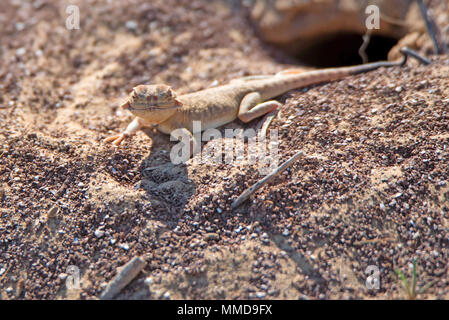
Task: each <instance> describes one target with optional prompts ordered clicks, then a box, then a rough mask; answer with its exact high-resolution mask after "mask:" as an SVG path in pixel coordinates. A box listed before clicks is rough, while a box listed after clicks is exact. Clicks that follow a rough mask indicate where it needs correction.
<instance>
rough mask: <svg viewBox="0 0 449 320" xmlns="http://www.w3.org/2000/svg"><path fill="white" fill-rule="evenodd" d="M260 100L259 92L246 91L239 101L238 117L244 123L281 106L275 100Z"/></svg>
mask: <svg viewBox="0 0 449 320" xmlns="http://www.w3.org/2000/svg"><path fill="white" fill-rule="evenodd" d="M261 100H262V97H261V95H260V93H259V92H251V93H248V94H247V95H246V96H245V97H244V98H243V99H242V101H241V102H240V107H239V113H238V118H239V119H240V120H242V121H243V122H245V123H246V122H250V121H252V120H254V119H256V118H259V117H261V116H263V115H264V114H267V113H269V112H271V111H273V110H275V109H277V108H279V107H280V106H282V104H281V103H280V102H278V101H276V100H270V101H266V102H262V101H261Z"/></svg>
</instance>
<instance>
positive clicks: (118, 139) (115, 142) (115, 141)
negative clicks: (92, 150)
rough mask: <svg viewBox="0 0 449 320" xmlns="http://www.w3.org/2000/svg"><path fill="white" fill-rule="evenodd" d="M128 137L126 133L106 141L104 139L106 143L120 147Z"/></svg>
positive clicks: (108, 138)
mask: <svg viewBox="0 0 449 320" xmlns="http://www.w3.org/2000/svg"><path fill="white" fill-rule="evenodd" d="M127 137H128V135H127V134H126V133H120V134H116V135H113V136H110V137H107V138H106V139H104V142H112V144H113V145H115V146H116V147H118V146H119V145H120V144H121V143H122V141H123V140H125V139H126V138H127Z"/></svg>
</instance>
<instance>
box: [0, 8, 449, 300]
mask: <svg viewBox="0 0 449 320" xmlns="http://www.w3.org/2000/svg"><path fill="white" fill-rule="evenodd" d="M109 2H111V1H74V4H76V5H78V6H79V8H80V14H81V16H80V17H81V26H80V27H81V28H80V29H79V30H68V29H66V27H65V19H66V17H67V14H66V12H65V10H66V3H65V1H60V2H58V1H44V0H43V1H12V0H11V1H6V2H5V3H2V12H1V13H0V24H1V25H0V32H1V33H0V37H1V40H2V41H1V49H0V50H1V51H0V57H1V59H0V90H1V95H0V139H1V141H2V143H1V144H0V297H1V299H64V298H71V299H92V298H95V297H98V296H99V295H100V293H101V292H102V290H103V289H104V287H105V286H106V284H107V283H108V282H109V281H110V280H111V279H112V278H113V277H114V276H115V274H116V273H117V268H119V267H120V266H122V265H123V264H125V263H126V262H128V261H129V260H130V259H131V258H132V257H134V256H136V255H141V256H142V257H144V258H145V259H146V261H147V266H146V267H145V269H144V271H143V272H142V273H141V274H140V275H139V276H138V277H137V278H136V280H134V281H133V282H132V283H131V284H130V285H129V286H128V287H127V288H126V289H124V290H123V291H122V292H121V293H120V294H119V295H118V296H117V298H120V299H216V298H222V299H248V298H249V299H253V298H254V299H260V298H264V299H298V298H300V299H303V298H304V299H359V298H365V299H366V298H368V299H385V298H386V299H390V298H394V299H400V298H405V297H406V296H405V295H404V290H403V289H402V288H401V286H400V282H399V281H398V279H397V276H396V275H395V270H397V269H400V270H402V271H403V272H404V273H406V274H407V275H410V274H411V270H410V265H411V263H412V262H413V259H415V258H416V259H417V261H418V287H423V286H425V285H427V284H430V288H429V289H428V290H427V291H426V293H425V294H422V295H420V296H419V298H427V299H433V298H443V299H448V298H449V271H448V266H447V261H448V258H449V249H448V245H449V184H448V177H449V172H448V156H449V147H448V144H449V129H448V121H449V114H448V107H449V89H448V87H449V80H448V76H447V75H448V74H449V57H448V56H447V55H442V56H433V57H431V58H432V60H433V63H432V64H431V65H429V66H419V65H418V64H417V63H416V62H414V61H411V62H409V63H408V64H407V66H405V67H403V68H395V69H391V70H386V69H381V70H377V71H374V72H370V73H368V74H364V75H359V76H355V77H351V78H348V79H345V80H343V81H339V82H335V83H330V84H324V85H318V86H314V87H312V88H309V89H308V90H296V91H291V92H289V93H287V94H285V95H283V96H282V97H280V99H279V100H280V101H281V102H282V103H284V106H283V108H282V112H281V119H276V120H274V122H273V123H272V126H271V128H277V129H278V130H279V141H280V146H279V156H280V158H281V162H282V161H285V160H286V159H288V158H289V157H290V156H291V155H293V154H294V153H296V152H297V151H299V150H303V151H304V153H305V154H306V155H307V157H304V158H301V159H299V160H298V161H297V163H296V164H295V165H294V166H292V167H291V168H290V169H288V170H287V171H285V172H284V174H282V175H281V176H279V177H278V178H276V179H275V181H273V182H272V183H270V184H269V185H267V186H265V187H264V188H263V189H261V190H259V191H258V192H257V193H256V194H255V195H254V197H253V198H252V199H250V201H248V202H246V203H245V204H244V205H243V206H242V207H240V208H239V209H237V210H234V211H231V209H230V205H231V203H232V201H233V200H234V199H236V198H237V197H238V195H239V194H240V193H241V192H242V191H243V190H244V189H245V188H247V187H249V186H250V185H251V184H253V183H255V182H256V181H257V180H259V179H261V178H262V177H263V175H261V174H260V173H259V172H258V170H257V167H256V166H245V165H239V164H221V165H218V164H193V163H190V162H189V163H187V164H184V165H176V166H175V165H173V164H172V163H171V162H170V159H169V152H170V148H171V147H172V145H173V143H172V142H170V140H169V137H167V136H165V135H163V134H161V133H158V132H156V131H154V132H153V131H152V130H147V131H146V132H145V133H146V134H144V133H142V132H140V133H139V134H138V135H137V136H136V137H135V138H134V139H133V140H132V141H130V142H128V143H126V144H125V145H124V146H123V147H122V148H120V149H114V148H112V147H111V146H110V145H107V144H105V143H103V141H102V139H104V138H105V137H107V136H108V135H111V134H114V133H117V132H119V131H121V130H122V129H123V128H124V127H125V126H126V125H127V123H128V122H129V121H130V120H131V119H132V118H131V116H130V115H129V114H127V113H125V112H123V111H121V110H120V109H119V108H118V104H119V102H120V101H121V100H122V99H123V98H124V97H125V96H126V95H127V93H128V92H129V91H130V90H131V88H132V87H133V86H135V85H136V84H140V83H159V82H163V83H168V84H170V85H172V86H173V88H175V89H176V90H177V91H178V92H181V93H182V92H188V91H193V90H198V89H202V88H206V87H209V86H211V85H216V84H221V83H225V82H227V81H228V80H230V79H233V78H237V77H241V76H244V75H252V74H269V73H274V72H277V71H279V70H282V69H284V68H287V67H291V66H292V65H291V64H292V61H291V60H290V59H289V58H288V57H285V56H283V55H282V54H281V53H278V52H275V51H274V50H273V49H271V48H269V47H267V46H266V45H264V44H262V43H261V42H260V40H258V38H257V36H256V35H255V34H254V32H253V29H252V28H251V26H250V25H249V24H248V22H247V19H246V18H247V16H246V12H245V11H244V10H233V9H232V8H231V7H229V6H227V5H224V4H222V3H220V2H217V1H214V2H212V1H199V0H197V1H190V0H185V1H183V0H177V1H175V0H163V1H159V0H153V1H151V4H150V3H149V2H147V1H114V2H111V3H109ZM256 125H257V121H255V122H254V123H250V124H247V125H244V124H242V123H241V122H239V121H236V122H235V123H233V124H231V125H229V126H228V127H234V128H240V127H243V128H255V127H256ZM370 265H375V266H377V267H378V268H379V272H380V281H381V282H380V289H379V290H369V289H367V287H366V286H365V281H366V278H367V276H368V275H367V274H365V270H366V268H367V267H368V266H370ZM69 266H76V267H77V268H79V270H80V278H81V286H80V288H79V289H76V288H75V289H71V290H69V289H67V287H66V280H67V277H68V276H70V274H68V272H69V271H68V267H69Z"/></svg>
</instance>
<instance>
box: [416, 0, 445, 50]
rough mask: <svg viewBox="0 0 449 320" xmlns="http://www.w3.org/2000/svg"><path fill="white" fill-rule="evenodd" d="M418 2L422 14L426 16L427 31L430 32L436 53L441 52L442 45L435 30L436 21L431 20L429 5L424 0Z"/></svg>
mask: <svg viewBox="0 0 449 320" xmlns="http://www.w3.org/2000/svg"><path fill="white" fill-rule="evenodd" d="M416 2H418V5H419V9H420V10H421V14H422V16H423V18H424V21H425V22H426V28H427V32H428V33H429V35H430V38H432V42H433V47H434V49H435V53H436V54H440V47H439V45H438V40H437V36H436V32H435V23H434V22H433V21H432V20H430V17H429V14H428V12H427V7H426V5H425V4H424V2H423V1H422V0H416Z"/></svg>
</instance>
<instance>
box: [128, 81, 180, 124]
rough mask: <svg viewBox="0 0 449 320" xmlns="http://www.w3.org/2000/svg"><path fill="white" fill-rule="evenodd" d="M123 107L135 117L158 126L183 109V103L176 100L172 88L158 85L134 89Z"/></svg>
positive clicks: (139, 86) (140, 86) (141, 86)
mask: <svg viewBox="0 0 449 320" xmlns="http://www.w3.org/2000/svg"><path fill="white" fill-rule="evenodd" d="M121 106H122V108H123V109H127V110H129V111H130V112H131V113H133V114H134V115H135V116H137V117H140V118H144V119H147V120H148V121H149V122H151V123H155V124H156V123H160V122H162V121H165V120H166V119H167V118H168V117H170V116H171V115H172V114H173V112H174V111H175V110H176V109H177V108H180V107H182V103H181V102H180V101H179V100H178V99H177V98H176V92H175V91H173V89H172V88H170V87H169V86H167V85H165V84H156V85H138V86H137V87H134V88H133V91H132V92H131V93H130V95H129V97H128V99H127V101H126V102H125V103H123V104H122V105H121Z"/></svg>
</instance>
